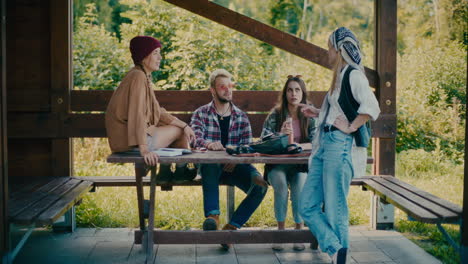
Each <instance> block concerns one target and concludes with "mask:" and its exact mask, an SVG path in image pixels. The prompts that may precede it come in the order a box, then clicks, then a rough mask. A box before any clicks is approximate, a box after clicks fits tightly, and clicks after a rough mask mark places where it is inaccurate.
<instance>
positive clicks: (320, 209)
mask: <svg viewBox="0 0 468 264" xmlns="http://www.w3.org/2000/svg"><path fill="white" fill-rule="evenodd" d="M352 143H353V137H352V136H351V135H348V134H345V133H343V132H341V131H339V130H336V131H332V132H322V133H321V138H320V146H319V149H318V150H317V153H316V154H315V155H314V156H313V157H312V161H311V163H310V167H309V174H308V177H307V180H306V183H305V184H304V188H303V189H302V194H301V201H300V207H301V215H302V218H304V222H305V223H306V224H307V226H308V227H309V229H310V231H312V233H313V234H314V236H315V237H316V238H317V240H318V243H319V245H320V248H321V249H322V251H323V252H326V253H328V254H329V255H333V254H334V253H336V252H337V251H338V250H339V249H340V248H342V247H344V248H349V238H348V225H349V212H348V204H347V196H348V191H349V186H350V184H351V179H352V178H353V165H352V160H351V146H352Z"/></svg>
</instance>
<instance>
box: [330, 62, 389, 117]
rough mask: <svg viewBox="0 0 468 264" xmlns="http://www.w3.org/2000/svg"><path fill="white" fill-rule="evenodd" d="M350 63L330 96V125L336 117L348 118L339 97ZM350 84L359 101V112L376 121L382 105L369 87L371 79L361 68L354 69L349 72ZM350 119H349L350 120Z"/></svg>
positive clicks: (342, 72) (355, 97)
mask: <svg viewBox="0 0 468 264" xmlns="http://www.w3.org/2000/svg"><path fill="white" fill-rule="evenodd" d="M348 67H349V65H346V66H345V67H344V68H343V70H342V71H341V73H340V76H339V79H338V80H337V82H336V84H335V85H336V86H335V90H334V91H333V94H331V95H329V96H328V103H329V104H330V110H329V112H328V116H327V119H326V121H325V123H326V124H328V125H333V123H334V122H335V120H336V118H338V117H339V116H343V117H344V119H345V120H347V118H346V116H345V114H344V113H343V110H342V109H341V107H340V104H339V103H338V98H339V97H340V92H341V82H342V80H343V76H344V74H345V72H346V70H347V69H348ZM349 84H350V85H351V92H352V93H353V97H354V99H355V100H356V102H358V103H359V105H360V106H359V108H358V110H357V112H358V114H368V115H369V116H370V117H371V119H372V121H375V120H376V119H377V117H379V114H380V107H379V103H378V102H377V99H376V98H375V95H374V93H373V92H372V90H371V89H370V87H369V81H368V80H367V78H366V76H365V75H364V73H363V72H361V71H360V70H353V71H351V73H350V74H349ZM348 121H349V120H348Z"/></svg>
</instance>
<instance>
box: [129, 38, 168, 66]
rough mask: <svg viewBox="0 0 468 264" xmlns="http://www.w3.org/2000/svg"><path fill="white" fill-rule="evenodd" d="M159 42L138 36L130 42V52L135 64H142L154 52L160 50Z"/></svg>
mask: <svg viewBox="0 0 468 264" xmlns="http://www.w3.org/2000/svg"><path fill="white" fill-rule="evenodd" d="M160 47H161V43H160V42H159V40H157V39H155V38H153V37H149V36H136V37H134V38H132V40H130V52H131V53H132V59H133V62H134V63H135V64H140V63H141V61H142V60H143V59H144V58H145V57H146V56H148V55H149V54H150V53H151V52H153V50H155V49H157V48H160Z"/></svg>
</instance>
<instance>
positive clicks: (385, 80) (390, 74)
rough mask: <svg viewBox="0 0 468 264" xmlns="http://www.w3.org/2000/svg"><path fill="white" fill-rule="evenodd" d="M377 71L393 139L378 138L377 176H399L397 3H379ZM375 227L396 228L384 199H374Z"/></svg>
mask: <svg viewBox="0 0 468 264" xmlns="http://www.w3.org/2000/svg"><path fill="white" fill-rule="evenodd" d="M375 23H376V26H375V68H376V71H377V73H378V75H379V80H378V85H377V87H376V89H377V100H378V101H379V104H380V109H381V116H384V115H385V116H387V117H389V118H388V119H387V120H388V122H387V123H386V124H384V126H385V127H386V130H388V131H389V132H390V133H389V134H390V135H392V137H380V138H375V139H374V143H373V155H374V160H375V166H374V174H375V175H392V176H395V147H396V144H395V143H396V142H395V136H394V135H396V52H397V50H396V49H397V46H396V44H397V43H396V41H397V1H396V0H375ZM371 206H372V208H371V211H372V214H371V217H372V219H371V225H372V226H373V227H374V228H376V229H388V228H393V223H394V208H393V206H392V205H390V204H385V203H383V202H382V200H381V199H380V198H376V197H374V198H373V199H372V205H371Z"/></svg>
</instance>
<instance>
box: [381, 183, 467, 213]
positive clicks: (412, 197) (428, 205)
mask: <svg viewBox="0 0 468 264" xmlns="http://www.w3.org/2000/svg"><path fill="white" fill-rule="evenodd" d="M373 180H374V181H377V182H379V183H380V184H381V185H383V186H384V187H386V188H388V189H390V190H392V191H393V192H395V193H397V194H399V195H400V196H402V197H404V198H405V199H407V200H409V201H411V202H413V203H415V204H417V205H419V206H420V207H423V208H424V209H426V210H427V211H429V212H432V213H433V214H435V215H437V216H439V217H440V218H441V219H446V220H448V221H453V220H457V219H458V218H459V215H458V214H456V213H454V212H452V211H450V210H448V209H446V208H445V207H442V206H440V205H438V204H436V203H433V202H432V201H430V200H428V199H425V197H424V196H419V195H417V194H416V193H415V191H417V190H418V189H417V188H416V187H412V188H410V189H404V188H402V187H400V186H399V185H398V184H395V183H394V182H391V181H389V180H387V178H384V177H375V179H373Z"/></svg>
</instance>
